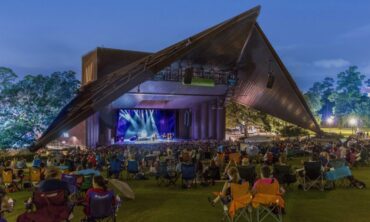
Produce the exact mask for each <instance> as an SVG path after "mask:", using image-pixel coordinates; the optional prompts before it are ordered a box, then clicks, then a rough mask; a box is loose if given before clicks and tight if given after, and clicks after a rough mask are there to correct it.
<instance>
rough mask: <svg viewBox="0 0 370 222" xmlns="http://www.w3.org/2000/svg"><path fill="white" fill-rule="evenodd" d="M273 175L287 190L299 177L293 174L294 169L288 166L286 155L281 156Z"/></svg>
mask: <svg viewBox="0 0 370 222" xmlns="http://www.w3.org/2000/svg"><path fill="white" fill-rule="evenodd" d="M273 175H274V177H275V178H276V179H277V180H278V181H279V184H281V185H283V186H284V187H285V188H287V187H288V186H289V185H290V184H292V183H295V182H296V181H297V177H296V175H295V174H294V173H293V170H292V167H291V166H290V165H287V160H286V156H284V155H282V156H280V158H279V163H278V164H275V165H274V168H273Z"/></svg>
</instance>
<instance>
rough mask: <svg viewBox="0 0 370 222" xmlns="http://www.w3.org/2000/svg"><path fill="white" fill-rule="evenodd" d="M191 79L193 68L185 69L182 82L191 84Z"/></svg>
mask: <svg viewBox="0 0 370 222" xmlns="http://www.w3.org/2000/svg"><path fill="white" fill-rule="evenodd" d="M192 79H193V68H187V69H185V73H184V79H183V83H184V84H186V85H189V84H191V81H192Z"/></svg>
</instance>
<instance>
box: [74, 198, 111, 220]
mask: <svg viewBox="0 0 370 222" xmlns="http://www.w3.org/2000/svg"><path fill="white" fill-rule="evenodd" d="M88 198H89V202H88V206H86V207H87V208H88V211H89V215H87V216H86V218H85V219H83V220H81V221H86V222H99V221H112V222H115V221H116V206H115V205H114V201H113V200H114V199H115V196H114V193H113V192H111V191H106V192H103V193H96V192H91V193H89V196H88Z"/></svg>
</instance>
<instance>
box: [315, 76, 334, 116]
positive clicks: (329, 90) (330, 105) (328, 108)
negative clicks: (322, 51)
mask: <svg viewBox="0 0 370 222" xmlns="http://www.w3.org/2000/svg"><path fill="white" fill-rule="evenodd" d="M334 93H335V91H334V79H333V78H330V77H326V78H325V79H324V81H323V82H322V84H321V104H322V106H321V109H320V110H319V111H318V113H319V114H320V116H321V119H323V120H325V119H327V118H328V117H330V116H332V115H333V109H334V106H335V102H334Z"/></svg>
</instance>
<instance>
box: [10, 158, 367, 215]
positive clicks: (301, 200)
mask: <svg viewBox="0 0 370 222" xmlns="http://www.w3.org/2000/svg"><path fill="white" fill-rule="evenodd" d="M297 162H299V160H294V161H293V162H292V163H297ZM353 173H354V176H355V177H356V178H358V179H360V180H362V181H364V182H365V183H366V184H367V185H370V167H359V168H354V169H353ZM129 184H130V186H131V187H132V189H133V190H134V191H135V193H136V200H133V201H124V203H123V204H122V206H121V208H120V211H119V214H118V217H117V221H125V222H126V221H127V222H129V221H132V222H141V221H145V222H148V221H149V222H151V221H158V222H166V221H176V222H189V221H191V222H196V221H199V222H201V221H202V222H203V221H220V220H221V218H222V211H221V208H220V207H219V206H216V207H215V208H213V207H211V206H210V205H209V203H208V201H207V197H208V196H211V195H210V194H211V192H212V191H219V190H220V189H221V186H222V184H221V183H219V184H216V186H213V187H201V186H198V187H197V188H194V189H190V190H183V189H180V188H179V185H178V186H177V187H164V186H162V187H158V186H157V184H156V181H155V180H154V179H150V180H146V181H129ZM29 195H30V193H28V192H19V193H12V194H11V196H12V197H13V198H15V199H16V201H17V203H16V207H15V211H14V212H12V213H11V214H7V215H6V218H7V220H8V221H10V222H12V221H16V217H17V215H19V214H20V213H22V212H24V206H23V201H24V200H25V199H26V198H27V197H28V196H29ZM285 200H286V210H287V214H286V215H285V216H284V221H286V222H321V221H322V222H325V221H328V222H329V221H335V222H348V221H354V222H368V221H370V208H369V207H370V188H369V189H364V190H359V189H355V188H336V189H335V190H333V191H325V192H320V191H315V190H312V191H307V192H304V191H301V190H298V189H297V188H296V186H293V187H292V190H291V191H288V193H287V194H286V196H285ZM74 215H75V218H74V220H73V221H79V219H80V218H81V217H82V209H81V208H75V210H74Z"/></svg>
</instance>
